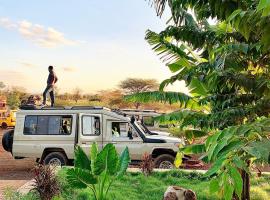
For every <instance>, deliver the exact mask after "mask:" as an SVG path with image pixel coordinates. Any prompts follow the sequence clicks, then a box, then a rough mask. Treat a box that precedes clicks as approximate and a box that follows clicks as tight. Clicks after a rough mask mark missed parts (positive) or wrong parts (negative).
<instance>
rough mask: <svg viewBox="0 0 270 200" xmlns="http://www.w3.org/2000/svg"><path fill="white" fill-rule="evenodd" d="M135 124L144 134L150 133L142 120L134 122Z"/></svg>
mask: <svg viewBox="0 0 270 200" xmlns="http://www.w3.org/2000/svg"><path fill="white" fill-rule="evenodd" d="M134 124H135V126H136V127H137V128H138V129H139V130H140V131H141V132H142V133H143V134H144V135H150V134H149V132H148V130H147V129H146V127H144V126H143V125H142V124H141V123H140V122H134Z"/></svg>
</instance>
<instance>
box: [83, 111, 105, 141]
mask: <svg viewBox="0 0 270 200" xmlns="http://www.w3.org/2000/svg"><path fill="white" fill-rule="evenodd" d="M84 117H92V118H96V117H97V118H99V134H84V133H83V124H84V123H83V118H84ZM81 133H82V135H83V136H100V135H101V117H100V116H97V115H82V116H81Z"/></svg>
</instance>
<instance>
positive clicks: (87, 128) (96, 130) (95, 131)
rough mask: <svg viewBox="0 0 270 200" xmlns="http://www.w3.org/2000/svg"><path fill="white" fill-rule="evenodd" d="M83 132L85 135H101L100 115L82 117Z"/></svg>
mask: <svg viewBox="0 0 270 200" xmlns="http://www.w3.org/2000/svg"><path fill="white" fill-rule="evenodd" d="M82 134H83V135H86V136H87V135H100V119H99V117H93V116H83V117H82Z"/></svg>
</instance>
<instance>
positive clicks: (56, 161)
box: [49, 158, 62, 167]
mask: <svg viewBox="0 0 270 200" xmlns="http://www.w3.org/2000/svg"><path fill="white" fill-rule="evenodd" d="M49 165H52V166H56V167H60V166H61V165H62V162H61V160H60V159H59V158H53V159H51V160H50V162H49Z"/></svg>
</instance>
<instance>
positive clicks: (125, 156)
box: [117, 147, 130, 177]
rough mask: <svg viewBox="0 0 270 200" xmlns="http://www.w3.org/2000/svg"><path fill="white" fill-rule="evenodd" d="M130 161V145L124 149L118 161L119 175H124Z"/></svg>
mask: <svg viewBox="0 0 270 200" xmlns="http://www.w3.org/2000/svg"><path fill="white" fill-rule="evenodd" d="M129 163H130V156H129V151H128V147H126V148H125V149H124V151H123V152H122V153H121V156H120V161H119V163H118V173H117V176H118V177H121V176H123V175H124V173H125V172H126V170H127V168H128V165H129Z"/></svg>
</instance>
